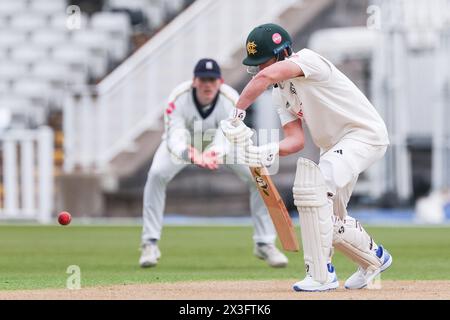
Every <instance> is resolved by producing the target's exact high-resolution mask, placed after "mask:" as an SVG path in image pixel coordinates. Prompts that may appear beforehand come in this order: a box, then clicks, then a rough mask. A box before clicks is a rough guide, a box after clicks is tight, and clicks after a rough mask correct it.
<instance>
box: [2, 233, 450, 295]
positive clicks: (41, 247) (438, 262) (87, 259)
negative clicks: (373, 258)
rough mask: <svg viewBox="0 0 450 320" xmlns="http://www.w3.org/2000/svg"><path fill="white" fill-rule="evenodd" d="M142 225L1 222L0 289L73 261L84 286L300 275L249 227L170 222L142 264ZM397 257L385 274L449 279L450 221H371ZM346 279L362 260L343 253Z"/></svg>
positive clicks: (298, 264) (61, 278) (41, 283)
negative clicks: (261, 251) (439, 224)
mask: <svg viewBox="0 0 450 320" xmlns="http://www.w3.org/2000/svg"><path fill="white" fill-rule="evenodd" d="M140 231H141V228H140V227H113V226H105V227H103V226H102V227H97V226H91V227H85V226H69V227H61V226H7V225H3V226H0V270H1V271H0V290H14V289H37V288H65V284H66V279H67V277H68V276H69V275H68V274H66V269H67V267H68V266H69V265H78V266H79V267H80V268H81V274H82V286H83V287H85V286H95V285H110V284H131V283H152V282H173V281H186V280H239V279H245V280H251V279H255V280H256V279H258V280H269V279H289V278H301V277H303V275H304V271H303V270H304V268H303V262H302V260H303V259H302V256H301V254H300V253H288V254H287V255H288V257H289V260H290V264H289V266H288V267H287V268H285V269H272V268H269V267H268V266H266V264H265V262H262V261H261V260H258V259H256V258H255V257H254V256H253V255H252V246H253V244H252V240H251V235H252V229H251V228H250V227H166V228H165V229H164V233H163V239H162V241H161V243H160V247H161V251H162V260H161V261H160V264H159V265H158V266H157V267H156V268H151V269H141V268H139V267H138V264H137V261H138V259H139V255H140V252H139V239H140ZM368 231H369V232H370V233H371V234H372V235H373V237H374V238H375V239H376V240H378V241H379V242H381V243H383V244H384V245H385V247H387V248H388V249H389V251H390V252H391V253H392V255H393V257H394V263H393V265H392V267H391V268H390V269H389V271H387V272H386V273H384V274H383V279H392V280H431V279H436V280H450V268H449V266H450V254H449V252H450V228H425V227H424V228H419V227H414V228H412V227H411V228H406V227H401V228H380V227H372V228H368ZM334 264H335V267H336V269H337V272H338V277H339V278H340V279H345V278H346V277H347V276H349V275H350V274H351V273H352V272H353V271H354V270H355V266H354V265H353V264H352V263H351V262H348V261H347V259H345V258H344V257H343V256H342V255H341V254H340V253H336V254H335V258H334Z"/></svg>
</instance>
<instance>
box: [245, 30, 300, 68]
mask: <svg viewBox="0 0 450 320" xmlns="http://www.w3.org/2000/svg"><path fill="white" fill-rule="evenodd" d="M291 45H292V39H291V36H290V35H289V33H288V32H287V31H286V30H284V28H282V27H281V26H279V25H277V24H274V23H266V24H262V25H260V26H258V27H256V28H255V29H253V30H252V32H250V34H249V35H248V37H247V42H246V48H247V57H246V58H245V59H244V60H243V61H242V63H243V64H245V65H246V66H259V65H260V64H263V63H265V62H267V61H269V60H270V59H272V58H273V57H277V60H282V59H283V58H284V55H283V54H282V53H283V51H284V49H287V50H288V55H291V54H292V48H291Z"/></svg>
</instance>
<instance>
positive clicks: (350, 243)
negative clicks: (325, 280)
mask: <svg viewBox="0 0 450 320" xmlns="http://www.w3.org/2000/svg"><path fill="white" fill-rule="evenodd" d="M333 245H334V247H335V248H336V250H339V251H341V252H342V253H343V254H345V255H346V256H347V257H349V258H350V259H352V260H353V261H354V262H356V263H357V264H358V265H359V266H361V267H362V268H364V269H365V270H366V269H368V268H369V269H371V270H374V269H377V268H379V267H380V266H381V260H380V259H379V258H378V257H377V256H376V254H375V250H374V249H376V247H375V246H376V244H375V243H374V242H373V240H372V238H371V237H370V236H369V234H368V233H367V232H366V230H364V228H363V227H362V226H361V224H360V223H359V221H357V220H356V219H354V218H352V217H350V216H347V217H346V218H345V219H344V220H341V219H340V218H338V217H336V218H335V222H334V233H333Z"/></svg>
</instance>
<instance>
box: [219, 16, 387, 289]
mask: <svg viewBox="0 0 450 320" xmlns="http://www.w3.org/2000/svg"><path fill="white" fill-rule="evenodd" d="M246 48H247V57H246V58H245V59H244V61H243V64H244V65H247V66H248V70H249V72H250V73H252V74H254V77H253V78H252V80H251V81H250V82H249V83H248V84H247V86H246V87H245V88H244V90H243V92H242V94H241V96H240V97H239V100H238V102H237V103H236V109H235V110H234V112H233V113H231V116H229V119H227V120H224V121H222V122H221V124H220V126H221V129H222V131H223V133H224V135H225V136H226V137H227V138H228V139H229V140H230V141H231V142H233V143H234V144H235V145H236V149H238V150H240V151H238V152H239V153H240V155H239V156H238V158H239V159H240V162H241V163H245V164H247V165H248V166H252V167H260V166H266V167H268V166H270V165H271V164H272V163H273V162H274V161H275V158H276V156H277V155H280V156H286V155H289V154H292V153H295V152H298V151H300V150H301V149H303V146H304V141H305V140H304V131H303V126H304V125H306V126H308V128H309V130H310V133H311V136H312V139H313V141H314V143H315V144H316V145H317V146H318V147H320V150H321V155H320V161H319V164H318V165H317V164H316V163H314V162H313V161H310V160H308V159H305V158H299V159H298V162H297V171H296V176H295V182H294V187H293V196H294V203H295V205H296V206H297V209H298V212H299V216H300V228H301V235H302V242H303V252H304V260H305V265H306V277H305V278H304V279H303V280H301V281H299V282H296V283H295V284H294V285H293V289H294V290H296V291H325V290H330V289H335V288H337V287H338V286H339V283H338V279H337V276H336V271H335V269H334V267H333V265H332V263H331V258H332V255H333V248H336V249H337V250H339V251H341V252H342V253H343V254H344V255H345V256H347V257H348V258H350V259H351V260H353V261H354V262H355V263H356V264H357V265H358V269H357V271H356V272H355V273H354V274H353V275H352V276H351V277H350V278H349V279H347V281H346V282H345V287H346V288H347V289H361V288H364V287H366V286H367V285H368V284H369V283H370V282H371V281H372V280H373V279H374V278H375V277H376V276H377V275H378V274H380V273H381V272H383V271H384V270H386V269H387V268H388V267H389V266H390V265H391V263H392V257H391V255H390V254H389V253H388V251H387V250H386V249H385V248H384V247H383V246H381V245H377V244H376V243H375V241H374V240H373V239H372V237H371V236H370V235H369V234H368V233H367V232H366V231H365V230H364V228H363V227H362V226H361V224H360V223H359V222H358V221H357V220H355V219H354V218H352V217H350V216H349V215H348V214H347V209H346V208H347V203H348V201H349V199H350V196H351V194H352V191H353V188H354V186H355V183H356V181H357V179H358V175H359V174H360V173H361V172H363V171H364V170H366V169H367V168H368V167H370V166H371V165H372V164H373V163H374V162H375V161H377V160H379V159H381V158H382V157H383V155H384V154H385V152H386V148H387V146H388V144H389V139H388V133H387V129H386V125H385V123H384V121H383V120H382V118H381V117H380V115H379V114H378V113H377V111H376V110H375V108H374V107H373V106H372V104H371V103H370V102H369V100H368V99H367V98H366V97H365V96H364V94H363V93H362V92H361V91H360V90H359V89H358V88H357V87H356V85H355V84H353V82H352V81H350V80H349V79H348V78H347V77H346V76H345V75H344V74H343V73H342V72H341V71H339V70H338V69H337V68H336V67H335V66H334V65H333V64H332V63H331V62H330V61H328V60H327V59H325V58H324V57H322V56H320V55H319V54H317V53H315V52H313V51H311V50H309V49H303V50H300V51H299V52H297V53H294V52H293V51H292V40H291V37H290V35H289V34H288V32H287V31H286V30H284V29H283V28H282V27H281V26H279V25H276V24H263V25H261V26H258V27H256V28H255V29H253V31H251V32H250V34H249V35H248V38H247V43H246ZM270 85H273V90H272V98H273V105H274V107H275V108H276V110H277V112H278V115H279V117H280V120H281V123H282V126H283V133H284V138H283V139H282V140H281V141H279V142H277V143H270V144H267V145H261V146H254V145H253V143H252V141H251V139H250V137H251V136H252V131H251V130H250V129H249V128H248V127H247V126H246V125H245V124H244V122H243V121H242V120H243V119H244V118H245V110H246V109H247V108H248V107H249V106H250V105H251V104H252V103H253V102H254V101H255V99H256V98H257V97H258V96H259V95H261V94H262V93H263V92H264V91H265V90H266V89H267V88H268V87H269V86H270Z"/></svg>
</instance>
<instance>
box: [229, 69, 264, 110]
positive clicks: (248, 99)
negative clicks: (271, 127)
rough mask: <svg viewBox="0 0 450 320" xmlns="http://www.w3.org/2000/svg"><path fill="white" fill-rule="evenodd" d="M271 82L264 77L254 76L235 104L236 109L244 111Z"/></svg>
mask: <svg viewBox="0 0 450 320" xmlns="http://www.w3.org/2000/svg"><path fill="white" fill-rule="evenodd" d="M271 84H272V81H271V79H270V78H269V77H267V76H266V75H264V74H262V75H260V74H258V75H256V76H255V77H254V78H253V79H252V80H251V81H250V82H249V83H248V84H247V85H246V86H245V88H244V90H243V91H242V93H241V96H240V97H239V100H238V101H237V103H236V108H238V109H241V110H246V109H247V108H248V107H249V106H250V105H251V104H252V103H253V102H254V101H255V100H256V98H258V97H259V96H260V95H261V94H262V93H263V92H264V91H266V89H267V87H268V86H270V85H271Z"/></svg>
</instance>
